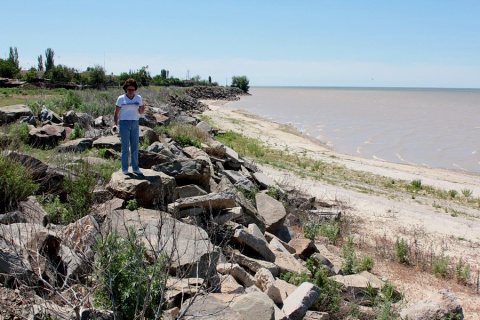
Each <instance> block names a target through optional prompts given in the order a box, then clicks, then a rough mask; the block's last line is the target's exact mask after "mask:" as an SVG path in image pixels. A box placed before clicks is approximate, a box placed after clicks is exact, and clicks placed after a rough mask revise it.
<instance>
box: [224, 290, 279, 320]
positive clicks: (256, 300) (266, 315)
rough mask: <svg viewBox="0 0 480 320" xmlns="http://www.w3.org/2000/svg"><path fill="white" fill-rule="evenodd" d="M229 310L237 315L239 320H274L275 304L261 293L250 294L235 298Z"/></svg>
mask: <svg viewBox="0 0 480 320" xmlns="http://www.w3.org/2000/svg"><path fill="white" fill-rule="evenodd" d="M231 308H232V309H233V310H235V311H237V312H238V313H239V315H240V316H239V317H238V318H237V319H239V320H252V319H265V320H274V319H275V304H274V303H273V301H272V300H271V299H270V298H269V297H268V296H267V295H266V294H265V293H262V292H250V293H248V294H244V295H241V296H239V297H237V298H235V299H234V300H233V302H232V304H231Z"/></svg>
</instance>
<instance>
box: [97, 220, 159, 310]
mask: <svg viewBox="0 0 480 320" xmlns="http://www.w3.org/2000/svg"><path fill="white" fill-rule="evenodd" d="M103 240H104V241H102V239H99V240H98V242H97V247H96V251H97V254H98V256H99V258H98V259H97V260H96V266H95V271H96V273H95V278H96V281H97V282H98V285H99V286H98V288H97V289H96V290H95V292H94V299H95V304H96V306H97V307H101V308H105V309H108V310H113V311H114V312H115V314H116V315H117V316H120V315H121V316H123V319H140V318H143V319H144V318H147V319H153V318H155V319H158V318H159V316H160V313H161V307H162V304H163V293H164V288H165V281H166V278H167V276H168V275H167V272H166V270H167V268H166V261H167V260H166V258H165V257H164V256H161V257H159V258H158V260H156V263H153V264H149V263H147V261H146V248H145V244H144V243H143V242H142V241H141V239H140V238H139V236H138V235H137V233H136V232H135V231H134V230H133V228H130V229H129V231H128V235H127V236H126V237H121V236H120V235H119V234H118V232H112V233H110V234H109V235H108V236H107V238H105V239H103ZM115 318H116V317H115Z"/></svg>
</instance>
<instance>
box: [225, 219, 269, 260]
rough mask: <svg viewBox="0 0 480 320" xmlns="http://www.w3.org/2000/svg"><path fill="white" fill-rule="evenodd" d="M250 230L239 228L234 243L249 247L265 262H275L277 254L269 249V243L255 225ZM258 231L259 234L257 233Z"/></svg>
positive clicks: (250, 225) (251, 225)
mask: <svg viewBox="0 0 480 320" xmlns="http://www.w3.org/2000/svg"><path fill="white" fill-rule="evenodd" d="M248 226H249V230H248V231H247V230H245V229H244V228H238V229H236V230H235V233H234V234H233V236H232V241H235V242H237V243H239V244H242V245H244V246H246V247H248V248H249V249H250V250H253V251H255V252H256V253H258V254H259V255H261V256H262V257H263V258H265V260H267V261H270V262H274V261H275V254H274V253H273V252H272V251H271V250H270V248H269V247H268V242H267V240H266V239H265V237H264V236H263V234H262V233H261V231H260V230H259V229H258V227H257V226H256V225H255V224H249V225H248ZM256 230H258V232H255V231H256Z"/></svg>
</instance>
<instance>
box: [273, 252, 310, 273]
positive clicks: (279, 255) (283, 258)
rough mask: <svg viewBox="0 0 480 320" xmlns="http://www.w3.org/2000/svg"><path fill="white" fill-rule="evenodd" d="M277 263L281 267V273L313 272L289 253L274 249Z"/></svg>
mask: <svg viewBox="0 0 480 320" xmlns="http://www.w3.org/2000/svg"><path fill="white" fill-rule="evenodd" d="M274 254H275V264H276V265H277V266H278V268H279V269H280V273H286V272H296V273H302V272H305V273H307V274H311V272H310V271H309V270H308V269H307V267H305V266H304V265H303V264H302V263H301V262H299V261H298V260H297V259H295V257H294V256H293V255H291V254H289V253H285V252H279V251H274Z"/></svg>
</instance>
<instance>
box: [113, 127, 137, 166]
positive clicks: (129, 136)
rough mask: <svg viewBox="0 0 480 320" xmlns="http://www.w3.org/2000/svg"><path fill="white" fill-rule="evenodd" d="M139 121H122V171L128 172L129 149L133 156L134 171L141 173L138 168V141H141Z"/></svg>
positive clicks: (120, 129) (119, 128) (120, 128)
mask: <svg viewBox="0 0 480 320" xmlns="http://www.w3.org/2000/svg"><path fill="white" fill-rule="evenodd" d="M138 123H139V121H138V120H120V121H119V126H118V130H119V131H120V141H121V142H122V171H124V172H126V171H128V155H129V149H130V151H131V154H132V169H133V171H139V170H140V168H139V166H138V141H139V139H140V137H139V136H140V133H139V132H140V129H139V125H138Z"/></svg>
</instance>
